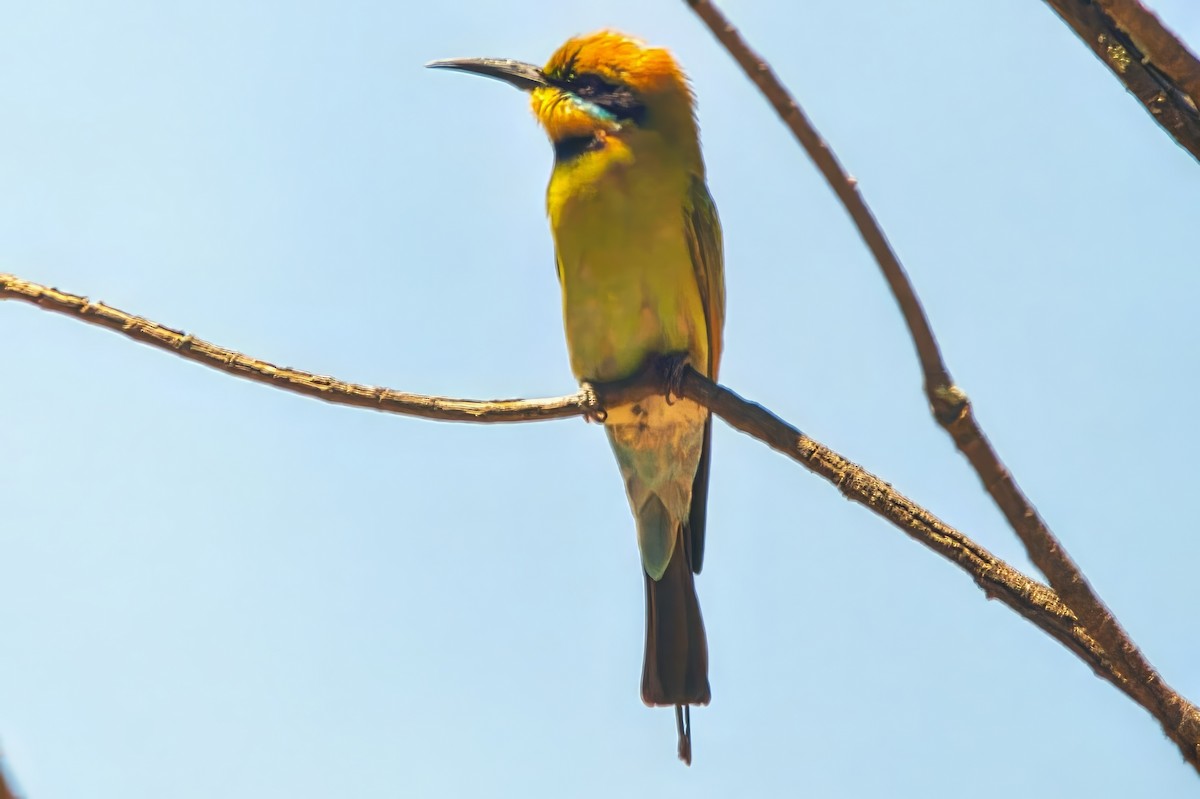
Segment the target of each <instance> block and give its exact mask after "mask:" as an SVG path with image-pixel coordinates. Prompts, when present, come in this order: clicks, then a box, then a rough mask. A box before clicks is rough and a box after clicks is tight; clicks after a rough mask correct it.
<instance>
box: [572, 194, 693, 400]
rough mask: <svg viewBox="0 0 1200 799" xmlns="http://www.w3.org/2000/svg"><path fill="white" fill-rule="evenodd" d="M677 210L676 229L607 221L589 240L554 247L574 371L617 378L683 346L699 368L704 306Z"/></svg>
mask: <svg viewBox="0 0 1200 799" xmlns="http://www.w3.org/2000/svg"><path fill="white" fill-rule="evenodd" d="M679 217H680V214H679V213H676V214H674V215H673V220H672V221H675V222H676V224H675V225H674V226H673V227H674V228H675V229H667V228H666V226H664V227H663V228H662V229H658V230H656V229H654V227H653V226H645V227H643V228H642V229H633V230H630V229H625V230H620V231H614V230H613V229H612V228H609V229H608V232H607V233H606V234H604V235H602V236H600V237H599V238H597V239H593V242H594V243H592V244H590V245H584V246H576V247H566V248H563V247H560V254H559V257H560V261H561V268H562V283H563V285H562V288H563V323H564V326H565V328H566V334H567V349H568V353H569V355H570V359H571V369H572V371H573V372H574V374H575V376H576V377H577V378H578V379H580V380H591V381H596V382H604V381H611V380H619V379H622V378H625V377H628V376H630V375H632V374H633V373H634V372H636V371H637V370H638V368H639V367H640V366H641V365H642V364H643V363H644V362H645V360H646V358H647V357H649V356H651V355H665V354H667V353H686V354H688V355H689V356H690V357H691V360H692V362H693V365H694V366H696V368H698V369H700V370H701V371H705V370H706V367H707V359H708V337H707V328H706V325H705V320H704V310H703V305H702V303H701V300H700V294H699V288H698V286H697V283H696V276H695V271H694V269H693V267H692V262H691V254H690V252H689V250H688V247H687V243H686V241H685V240H684V236H683V225H682V221H681V220H679ZM564 249H565V250H566V251H565V252H564V251H563V250H564Z"/></svg>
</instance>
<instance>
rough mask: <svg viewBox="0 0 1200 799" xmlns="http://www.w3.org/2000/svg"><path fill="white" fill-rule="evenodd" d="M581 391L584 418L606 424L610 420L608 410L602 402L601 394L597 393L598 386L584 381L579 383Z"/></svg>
mask: <svg viewBox="0 0 1200 799" xmlns="http://www.w3.org/2000/svg"><path fill="white" fill-rule="evenodd" d="M579 391H580V393H581V394H583V406H584V412H583V418H585V419H587V420H588V421H589V422H595V423H596V424H604V423H605V421H607V420H608V411H607V410H605V409H604V405H603V404H601V402H600V395H599V394H598V393H596V387H595V386H593V385H592V384H591V383H589V382H587V381H584V382H582V383H580V384H579Z"/></svg>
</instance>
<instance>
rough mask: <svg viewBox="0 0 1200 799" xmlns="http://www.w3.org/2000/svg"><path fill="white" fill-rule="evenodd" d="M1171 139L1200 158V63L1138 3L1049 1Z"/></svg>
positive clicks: (1131, 0)
mask: <svg viewBox="0 0 1200 799" xmlns="http://www.w3.org/2000/svg"><path fill="white" fill-rule="evenodd" d="M1046 4H1047V5H1048V6H1050V7H1051V8H1052V9H1054V11H1055V13H1057V14H1058V16H1059V17H1061V18H1062V20H1063V22H1065V23H1067V25H1069V26H1070V27H1071V29H1072V30H1073V31H1075V33H1076V34H1077V35H1078V36H1079V38H1080V39H1082V40H1083V43H1084V44H1086V45H1087V46H1088V47H1089V48H1090V49H1091V51H1092V52H1093V53H1094V54H1095V55H1096V57H1097V58H1099V59H1100V60H1101V61H1102V62H1104V65H1105V66H1107V67H1108V69H1109V71H1111V72H1112V74H1113V76H1114V77H1116V79H1117V80H1119V81H1121V83H1122V84H1124V86H1125V88H1126V89H1127V90H1128V91H1129V93H1130V94H1132V95H1133V96H1134V97H1136V98H1137V100H1138V102H1139V103H1141V104H1142V107H1143V108H1145V109H1146V111H1147V112H1149V114H1150V116H1151V117H1152V118H1153V119H1154V121H1155V122H1157V123H1158V124H1159V125H1160V126H1161V127H1162V129H1163V130H1165V131H1166V132H1167V135H1169V136H1171V137H1172V138H1173V139H1175V141H1176V142H1178V143H1179V146H1180V147H1182V148H1183V149H1185V150H1187V151H1188V152H1189V153H1191V154H1192V156H1193V157H1194V158H1196V159H1197V160H1200V110H1198V109H1197V105H1200V61H1198V60H1197V59H1196V56H1194V55H1192V53H1191V52H1190V51H1189V50H1188V49H1187V48H1186V47H1185V46H1184V45H1183V43H1182V42H1180V41H1179V39H1177V38H1176V37H1175V35H1174V34H1173V33H1171V31H1169V30H1167V28H1166V27H1164V26H1163V24H1162V22H1160V21H1159V19H1158V17H1156V16H1155V15H1154V14H1153V13H1151V12H1150V11H1148V10H1147V9H1146V7H1145V6H1143V5H1142V4H1141V3H1139V2H1137V0H1046Z"/></svg>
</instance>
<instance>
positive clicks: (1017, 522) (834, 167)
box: [685, 0, 1200, 771]
mask: <svg viewBox="0 0 1200 799" xmlns="http://www.w3.org/2000/svg"><path fill="white" fill-rule="evenodd" d="M685 1H686V2H687V3H688V5H689V6H691V8H692V9H693V10H694V11H695V12H696V14H697V16H699V17H700V18H701V19H702V20H703V21H704V23H705V24H706V25H707V26H708V28H709V29H710V30H711V31H712V32H713V34H714V35H715V36H716V37H717V40H718V41H719V42H720V43H721V44H722V45H723V46H724V47H725V49H726V50H727V51H728V52H729V54H730V55H731V56H733V58H734V60H735V61H737V63H738V64H739V66H741V68H742V70H743V71H744V72H745V73H746V76H747V77H749V78H750V80H751V81H753V83H754V84H755V85H756V86H757V87H758V88H759V90H760V91H762V93H763V95H764V96H765V97H766V98H767V100H768V101H769V102H770V103H771V105H772V106H773V107H774V108H775V111H776V112H777V113H778V114H779V117H780V119H782V120H783V122H784V124H785V125H787V126H788V128H789V129H790V130H791V131H792V133H793V134H794V135H795V136H796V139H797V140H798V141H799V142H800V144H801V146H803V147H804V149H805V151H806V152H807V153H808V155H809V157H810V158H811V159H812V160H813V162H814V163H815V164H816V166H817V168H818V169H819V170H820V172H821V174H822V175H823V176H824V177H825V180H826V181H827V182H828V183H829V185H830V187H831V188H832V189H833V191H834V193H835V194H836V195H837V197H838V199H839V200H841V202H842V204H843V205H844V206H845V207H846V210H847V212H848V213H849V214H850V217H851V219H852V220H853V221H854V224H855V226H856V227H857V228H858V231H859V234H860V235H861V236H862V238H863V240H864V241H865V242H866V244H867V247H868V248H869V249H870V251H871V254H872V255H873V256H874V257H875V259H876V261H877V262H878V263H879V267H880V270H881V271H882V272H883V275H884V278H885V279H886V280H887V283H888V286H889V287H891V290H892V293H893V294H894V295H895V297H896V302H897V303H898V304H899V306H900V311H901V313H902V314H903V316H904V321H905V323H906V324H907V326H908V329H909V333H910V334H911V336H912V339H913V343H914V345H915V346H916V350H917V356H918V358H919V359H920V362H921V369H922V372H923V373H924V375H925V393H926V396H927V397H928V399H929V404H930V408H931V409H932V411H933V415H934V418H935V419H937V421H938V424H940V425H941V426H942V428H943V429H945V430H946V432H947V433H949V434H950V437H951V438H952V439H954V443H955V446H957V447H958V449H959V451H960V452H962V454H963V455H965V456H966V458H967V460H968V462H970V464H971V466H972V468H973V469H974V470H975V473H976V475H978V477H979V479H980V481H981V482H982V483H983V486H984V488H985V490H986V491H987V492H988V494H990V495H991V497H992V499H993V501H994V502H995V503H996V505H997V506H998V507H999V508H1000V510H1001V512H1003V514H1004V516H1005V518H1006V519H1007V520H1008V523H1009V525H1010V526H1011V527H1012V528H1013V530H1014V532H1016V534H1017V536H1018V537H1019V538H1020V539H1021V542H1022V543H1023V544H1024V546H1025V551H1026V552H1027V553H1028V554H1029V557H1030V559H1031V560H1032V561H1033V562H1034V564H1035V565H1036V566H1037V567H1038V569H1039V570H1041V572H1042V573H1043V574H1044V575H1046V578H1047V579H1048V580H1049V581H1050V585H1051V586H1053V587H1054V589H1055V591H1057V592H1058V594H1059V596H1060V597H1062V599H1063V601H1065V602H1066V604H1067V606H1068V607H1070V608H1071V609H1072V610H1073V611H1074V612H1075V613H1076V615H1077V616H1078V618H1079V620H1080V621H1081V623H1082V624H1083V626H1084V628H1085V629H1087V631H1088V632H1089V633H1090V634H1091V635H1092V636H1094V637H1095V639H1096V641H1097V642H1098V643H1099V645H1100V648H1101V649H1102V650H1103V651H1105V652H1106V653H1108V655H1109V657H1111V658H1112V659H1113V661H1114V662H1115V664H1116V667H1117V670H1118V671H1119V672H1121V673H1123V674H1125V675H1127V676H1128V677H1129V680H1130V684H1129V686H1128V690H1127V693H1129V694H1130V696H1131V697H1132V698H1133V699H1134V701H1136V702H1137V703H1138V704H1140V705H1141V706H1142V707H1144V708H1145V709H1146V710H1147V711H1148V712H1149V713H1150V714H1151V715H1153V716H1154V717H1155V718H1156V719H1158V720H1159V722H1160V723H1161V724H1162V727H1163V730H1164V731H1165V732H1166V733H1167V735H1168V736H1169V737H1170V738H1171V739H1172V740H1173V741H1175V743H1176V744H1177V745H1178V746H1179V748H1180V750H1181V751H1182V752H1183V754H1184V757H1185V758H1186V759H1187V760H1188V762H1189V763H1191V764H1192V766H1193V768H1195V769H1197V771H1200V711H1198V710H1197V709H1196V707H1195V706H1194V705H1192V704H1191V703H1190V702H1188V701H1187V700H1185V699H1184V698H1183V697H1181V696H1180V695H1179V694H1178V693H1176V692H1175V691H1174V690H1172V689H1171V687H1170V686H1169V685H1167V684H1166V683H1165V682H1163V680H1162V677H1161V676H1160V675H1159V674H1158V672H1157V671H1155V670H1154V668H1153V667H1152V666H1151V665H1150V663H1149V662H1148V661H1147V660H1146V658H1145V657H1144V656H1143V655H1142V653H1141V651H1140V650H1139V649H1138V648H1137V646H1136V645H1135V644H1134V643H1133V641H1132V640H1131V639H1130V638H1129V636H1128V635H1127V634H1126V633H1125V631H1124V630H1123V629H1122V628H1121V626H1120V624H1119V623H1118V622H1117V620H1116V618H1115V617H1114V616H1113V614H1112V612H1111V611H1110V610H1109V609H1108V608H1107V607H1106V606H1105V605H1104V603H1103V602H1102V601H1101V600H1100V598H1099V597H1098V596H1097V595H1096V593H1095V592H1094V591H1093V590H1092V588H1091V586H1090V585H1089V584H1088V582H1087V580H1086V579H1085V578H1084V576H1083V574H1082V573H1081V572H1080V570H1079V567H1078V566H1076V564H1075V562H1074V561H1073V560H1072V559H1071V557H1070V556H1069V555H1068V554H1067V551H1066V549H1065V548H1064V547H1063V546H1062V544H1061V543H1060V542H1059V541H1058V539H1057V538H1055V536H1054V534H1053V533H1051V532H1050V529H1049V527H1047V526H1046V523H1045V522H1044V521H1043V520H1042V518H1041V516H1040V515H1038V512H1037V510H1036V509H1035V508H1034V507H1033V504H1032V503H1031V502H1030V501H1029V499H1028V498H1027V497H1026V496H1025V494H1024V493H1023V492H1022V491H1021V489H1020V487H1019V486H1018V485H1017V483H1016V480H1015V479H1014V478H1013V476H1012V474H1011V473H1009V471H1008V470H1007V469H1006V468H1005V466H1004V464H1003V463H1002V462H1001V460H1000V457H999V455H997V454H996V452H995V450H994V449H993V448H992V446H991V443H990V442H989V441H988V440H987V437H986V436H985V435H984V433H983V430H982V429H981V428H980V426H979V424H978V423H977V422H976V421H975V417H974V414H973V413H972V410H971V404H970V401H969V399H968V398H967V395H966V392H964V391H963V390H962V389H960V388H959V387H958V386H956V385H954V383H953V381H952V380H951V379H950V374H949V370H948V369H947V368H946V365H945V362H944V361H943V360H942V356H941V353H940V352H939V350H938V346H937V341H936V339H935V338H934V336H933V332H932V330H931V329H930V326H929V321H928V319H927V318H926V316H925V312H924V310H923V309H922V307H921V304H920V301H919V300H918V299H917V296H916V292H915V291H914V289H913V287H912V284H911V283H910V282H909V280H908V276H907V275H906V274H905V271H904V268H903V267H902V266H901V265H900V261H899V259H898V258H897V257H896V254H895V253H894V252H893V251H892V249H891V246H890V245H889V244H888V242H887V237H886V236H885V235H884V233H883V231H882V230H881V229H880V227H879V224H878V223H877V222H876V221H875V217H874V215H873V214H872V213H871V211H870V209H869V208H868V207H867V204H866V202H865V201H864V200H863V198H862V195H861V194H859V192H858V186H857V182H856V181H855V180H854V178H852V177H851V176H850V175H849V174H847V173H846V172H845V170H844V169H842V167H841V164H840V163H839V162H838V160H837V158H836V156H834V154H833V152H832V150H831V149H830V147H829V145H828V144H827V143H826V142H825V141H824V140H823V139H822V138H821V136H820V134H818V133H817V131H816V129H815V128H814V127H813V125H812V123H811V122H810V121H809V120H808V118H807V117H806V116H805V114H804V112H803V111H802V110H801V109H800V106H799V104H798V103H797V102H796V100H795V98H793V97H792V96H791V94H790V93H789V92H788V91H787V89H786V88H784V86H783V84H782V83H781V82H780V81H779V79H778V78H777V77H776V76H775V73H774V71H773V70H772V69H771V67H770V65H768V64H767V63H766V61H764V60H763V59H762V57H761V56H759V55H758V54H757V53H755V52H754V51H753V50H751V49H750V47H749V45H747V44H746V42H745V40H743V39H742V37H741V35H740V34H739V33H738V31H737V29H736V28H735V27H734V26H733V25H732V24H730V22H729V21H728V20H727V19H726V18H725V16H724V15H723V14H722V13H721V12H720V11H719V10H718V9H717V8H716V7H715V6H714V5H713V4H712V3H711V2H709V0H685Z"/></svg>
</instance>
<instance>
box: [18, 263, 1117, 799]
mask: <svg viewBox="0 0 1200 799" xmlns="http://www.w3.org/2000/svg"><path fill="white" fill-rule="evenodd" d="M5 299H11V300H19V301H22V302H27V303H29V304H31V305H36V306H38V307H39V308H42V309H44V310H48V311H54V312H56V313H62V314H65V315H68V316H71V317H73V318H75V319H79V320H81V321H84V322H88V323H90V324H98V325H100V326H102V327H105V328H108V329H109V330H113V331H115V332H117V333H120V334H122V335H124V336H127V337H128V338H131V339H133V340H134V341H139V342H142V343H144V344H149V345H150V346H153V347H156V348H158V349H161V350H163V351H165V352H168V353H171V354H173V355H180V356H182V357H185V358H189V359H190V360H193V361H196V362H197V363H201V364H203V365H205V366H208V367H210V368H212V369H216V370H218V371H221V372H225V373H226V374H230V375H233V376H235V377H240V378H244V379H247V380H254V381H257V382H260V383H267V384H269V385H272V386H275V387H277V388H283V389H286V390H289V391H294V392H296V393H299V394H304V395H305V396H309V397H312V398H314V399H319V400H322V401H324V402H330V403H334V404H339V405H352V406H355V407H361V408H370V409H374V410H380V411H385V412H388V413H397V414H403V415H409V416H421V417H424V418H434V419H439V420H451V421H473V422H506V421H514V420H517V419H520V420H524V421H532V420H539V419H558V418H565V417H568V416H585V417H595V416H596V415H598V414H600V413H602V409H603V408H604V407H606V406H614V405H618V404H622V403H626V402H632V401H636V400H638V399H641V398H644V397H647V396H650V395H651V394H661V393H662V392H664V391H666V390H667V388H668V385H669V381H670V376H669V375H667V374H665V373H664V371H663V370H661V369H659V368H656V366H655V365H654V364H648V365H647V367H646V368H644V369H643V370H641V371H640V372H639V373H638V374H636V375H634V376H633V377H632V378H630V379H628V380H624V381H621V382H620V383H612V384H605V385H597V386H593V387H592V390H591V391H582V392H579V393H578V394H573V395H570V396H566V397H556V398H552V399H545V400H506V401H502V402H498V403H497V402H477V401H472V400H458V399H449V398H445V397H429V396H423V395H419V394H409V393H405V392H400V391H392V390H390V389H382V388H375V387H371V386H358V385H355V384H352V383H344V382H342V381H340V380H335V379H334V378H332V377H317V376H316V375H312V374H309V373H307V372H302V371H299V370H295V369H279V368H278V367H275V366H272V365H270V364H268V363H266V362H265V361H261V360H259V359H256V358H251V357H249V356H246V355H243V354H242V353H238V352H234V351H232V350H227V349H224V348H221V347H217V346H215V345H212V344H207V343H205V344H204V346H203V347H202V348H196V347H194V346H190V347H183V346H179V345H178V342H179V340H180V339H181V338H187V339H189V340H190V341H192V342H196V341H198V339H195V338H191V337H189V336H185V335H184V334H181V333H179V332H177V331H174V330H171V329H169V328H166V327H163V326H162V325H159V324H157V323H155V322H151V321H149V320H147V319H142V318H140V317H135V316H132V315H131V314H127V313H125V312H124V311H120V310H118V309H116V308H112V307H110V306H107V305H101V304H99V303H93V302H89V301H88V300H87V299H86V298H84V297H79V296H76V295H73V294H67V293H66V292H62V291H58V290H55V289H50V288H47V287H45V286H41V285H38V284H36V283H31V282H29V281H25V280H21V279H19V278H16V277H14V276H12V275H0V300H5ZM197 353H201V354H202V355H203V357H199V356H198V355H197ZM672 387H674V388H677V389H678V390H680V391H682V393H683V395H684V396H685V397H689V398H691V399H693V400H695V401H696V402H698V403H700V404H702V405H705V406H706V407H708V408H711V409H712V411H713V413H715V414H716V415H718V416H720V417H721V418H722V419H724V420H725V421H726V422H728V423H729V424H730V425H731V426H733V427H734V428H735V429H737V430H740V431H742V432H743V433H746V434H747V435H750V436H753V437H754V438H757V439H758V440H760V441H762V442H763V443H765V444H767V445H768V446H770V447H772V448H773V449H775V450H777V451H779V452H781V453H783V454H784V455H787V456H788V457H789V458H791V459H793V460H795V461H796V462H798V463H799V464H801V465H802V466H804V467H805V468H807V469H808V470H809V471H811V472H812V473H814V474H816V475H818V476H820V477H822V478H824V479H825V480H827V481H828V482H829V483H831V484H832V485H834V486H835V487H836V488H837V489H838V490H839V491H840V492H841V493H842V494H843V495H844V496H845V497H846V498H848V499H850V500H853V501H854V502H857V503H859V504H860V505H863V506H864V507H866V508H868V509H870V510H871V511H873V512H874V513H875V514H877V515H878V516H880V517H882V518H883V519H885V520H887V521H888V522H890V523H891V524H892V525H893V526H895V527H896V528H898V529H899V530H901V531H902V532H903V533H904V534H905V535H907V536H909V537H910V538H912V539H914V540H915V541H918V542H920V543H922V544H924V545H925V546H927V547H929V548H930V549H932V550H933V551H934V552H936V553H938V554H939V555H941V556H942V557H943V558H945V559H946V560H948V561H950V562H951V563H954V564H955V565H957V566H958V567H959V568H961V569H963V570H964V571H965V572H967V573H968V574H969V575H970V576H971V577H972V579H974V581H975V583H976V584H977V585H979V587H980V588H982V589H983V591H984V592H985V593H986V594H987V595H988V596H989V597H991V598H993V599H997V600H999V601H1001V602H1003V603H1004V604H1005V605H1008V606H1009V607H1010V608H1012V609H1013V610H1014V611H1016V612H1017V613H1019V614H1020V615H1021V616H1023V617H1025V618H1026V619H1028V620H1029V621H1031V622H1032V623H1033V624H1034V625H1035V626H1037V627H1038V628H1040V629H1041V630H1043V631H1044V632H1046V633H1047V634H1048V635H1050V636H1051V637H1052V638H1054V640H1056V641H1058V642H1059V643H1061V644H1062V645H1063V646H1065V647H1067V648H1068V649H1069V650H1070V651H1072V652H1074V653H1075V654H1076V655H1077V656H1078V657H1079V658H1080V659H1081V660H1083V661H1084V662H1085V663H1086V664H1087V665H1088V666H1090V667H1091V669H1092V670H1093V671H1094V672H1095V673H1096V674H1098V675H1100V676H1101V677H1103V678H1104V679H1106V680H1108V681H1109V682H1111V683H1112V684H1113V685H1115V686H1116V687H1117V688H1119V689H1120V690H1122V691H1124V692H1126V693H1128V692H1129V690H1130V687H1129V681H1128V680H1126V679H1125V677H1124V675H1123V674H1122V673H1121V671H1120V669H1119V668H1117V667H1116V666H1115V665H1114V664H1113V662H1112V660H1111V659H1110V658H1109V657H1108V656H1107V654H1106V653H1105V652H1104V650H1103V648H1102V647H1101V646H1100V645H1099V644H1098V643H1097V642H1096V641H1095V639H1094V638H1093V637H1092V636H1091V635H1089V634H1088V632H1087V630H1085V629H1084V627H1083V625H1081V624H1080V623H1079V621H1078V619H1077V618H1076V616H1075V614H1074V613H1072V612H1071V609H1070V608H1069V607H1068V606H1067V605H1066V604H1064V603H1063V602H1062V601H1061V600H1060V599H1059V597H1058V595H1057V594H1055V592H1054V591H1053V590H1052V589H1051V588H1049V587H1047V586H1045V585H1043V584H1041V583H1039V582H1038V581H1036V580H1034V579H1032V578H1030V577H1028V576H1026V575H1024V574H1022V573H1021V572H1020V571H1018V570H1017V569H1014V568H1013V567H1012V566H1010V565H1008V564H1007V563H1005V562H1004V561H1002V560H1000V559H999V558H997V557H996V556H995V555H993V554H991V553H990V552H988V551H987V550H986V549H984V548H983V547H981V546H980V545H979V544H977V543H975V542H974V541H972V540H971V539H970V538H968V537H967V536H965V535H963V534H962V533H960V532H959V531H957V530H955V529H954V528H952V527H950V526H949V525H947V524H945V523H944V522H942V521H941V520H940V519H938V518H937V517H936V516H934V515H933V514H932V513H930V512H929V511H927V510H925V509H924V508H922V507H921V506H919V505H917V504H916V503H915V502H913V501H912V500H910V499H908V498H907V497H905V496H904V495H903V494H901V493H899V492H898V491H896V490H895V489H893V488H892V487H891V485H889V484H888V483H886V482H884V481H882V480H880V479H879V478H878V477H876V476H875V475H873V474H871V473H870V472H868V471H866V470H865V469H863V468H861V467H859V466H857V465H855V464H853V463H851V462H850V461H848V460H847V459H845V458H843V457H842V456H841V455H839V454H837V453H836V452H834V451H833V450H831V449H829V448H828V447H825V446H823V445H822V444H820V443H819V442H817V441H814V440H813V439H811V438H809V437H808V436H806V435H804V434H803V433H801V432H800V431H799V430H797V429H796V428H794V427H792V426H791V425H789V424H787V423H786V422H784V421H782V420H781V419H779V418H778V417H776V416H774V415H773V414H771V413H770V412H769V411H767V410H766V409H764V408H762V407H761V406H759V405H756V404H754V403H751V402H747V401H746V400H743V399H742V398H741V397H739V396H738V395H736V394H734V393H733V392H732V391H730V390H728V389H726V388H723V387H721V386H718V385H717V384H715V383H713V382H712V381H710V380H709V379H708V378H706V377H704V376H703V375H700V374H698V373H696V372H694V371H692V370H690V369H688V370H686V371H685V372H684V375H683V379H682V381H681V382H680V383H679V385H678V386H677V387H675V386H672ZM364 397H372V398H381V397H382V398H385V399H386V400H387V401H385V402H376V401H365V400H364V399H363V398H364ZM446 408H454V409H457V410H456V411H455V412H454V413H448V412H446V411H445V409H446ZM431 409H435V410H432V411H431ZM497 409H499V410H497ZM0 799H2V798H0Z"/></svg>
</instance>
